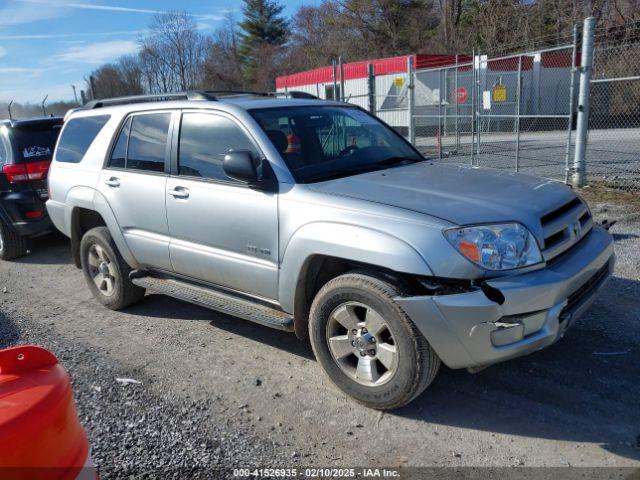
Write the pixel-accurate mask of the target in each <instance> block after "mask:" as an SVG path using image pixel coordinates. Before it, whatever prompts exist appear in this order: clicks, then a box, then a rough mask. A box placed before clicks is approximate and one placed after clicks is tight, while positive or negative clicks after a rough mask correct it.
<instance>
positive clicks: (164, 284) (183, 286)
mask: <svg viewBox="0 0 640 480" xmlns="http://www.w3.org/2000/svg"><path fill="white" fill-rule="evenodd" d="M131 281H132V282H133V283H134V284H135V285H138V286H139V287H142V288H146V289H147V290H149V291H151V292H155V293H160V294H162V295H168V296H170V297H174V298H178V299H180V300H184V301H185V302H190V303H195V304H197V305H201V306H203V307H206V308H210V309H211V310H216V311H218V312H221V313H226V314H227V315H232V316H234V317H240V318H244V319H245V320H250V321H252V322H256V323H260V324H262V325H266V326H267V327H271V328H276V329H278V330H285V331H287V332H293V316H291V315H289V314H288V313H285V312H282V311H280V310H276V309H275V308H269V307H267V306H264V305H261V304H259V303H254V302H251V301H249V300H245V299H242V298H238V297H236V296H234V295H230V294H228V293H223V292H220V291H217V290H213V289H210V288H206V287H201V286H199V285H193V284H191V283H187V282H183V281H180V280H175V279H164V278H156V277H148V276H147V277H138V278H135V276H134V277H133V278H131Z"/></svg>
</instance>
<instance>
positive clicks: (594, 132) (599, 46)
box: [586, 23, 640, 190]
mask: <svg viewBox="0 0 640 480" xmlns="http://www.w3.org/2000/svg"><path fill="white" fill-rule="evenodd" d="M639 59H640V24H639V23H634V24H631V25H625V26H622V27H619V28H616V29H612V30H604V29H600V30H597V31H596V35H595V48H594V64H593V75H592V78H591V92H590V100H591V101H590V112H589V137H588V142H587V155H586V170H587V175H588V177H587V178H588V180H589V182H590V183H598V184H603V185H605V186H612V187H616V188H622V189H628V190H631V189H638V188H640V61H639Z"/></svg>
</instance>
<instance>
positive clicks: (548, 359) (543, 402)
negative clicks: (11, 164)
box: [0, 204, 640, 478]
mask: <svg viewBox="0 0 640 480" xmlns="http://www.w3.org/2000/svg"><path fill="white" fill-rule="evenodd" d="M594 215H595V218H596V219H600V220H601V219H604V218H607V219H609V220H614V219H616V220H618V223H617V224H616V225H615V226H614V227H613V229H612V230H611V231H612V233H613V234H614V237H615V240H616V242H615V245H616V253H617V258H618V262H617V266H616V273H615V277H614V278H612V279H611V280H610V282H609V283H608V284H607V286H606V287H605V289H604V290H603V292H602V293H601V295H600V297H599V299H598V301H597V302H596V303H595V305H594V306H593V307H592V308H591V310H590V311H589V312H588V313H587V315H586V316H585V317H583V318H582V319H581V320H580V321H578V322H577V323H576V324H575V326H574V327H573V328H572V330H570V331H569V332H568V334H567V336H566V337H565V338H564V339H562V340H561V341H559V342H558V343H556V344H555V345H553V346H551V347H549V348H547V349H545V350H543V351H541V352H538V353H535V354H532V355H530V356H528V357H524V358H520V359H517V360H513V361H510V362H507V363H504V364H500V365H495V366H492V367H490V368H487V369H486V370H483V371H482V372H480V373H477V374H475V375H471V374H469V373H467V372H466V371H452V370H448V369H446V368H443V370H442V371H441V373H440V375H439V376H438V378H437V379H436V381H435V382H434V384H433V385H432V386H431V387H430V388H429V389H427V391H426V392H425V393H424V394H423V395H421V396H420V397H418V398H417V399H416V400H415V401H414V402H413V403H411V404H410V405H409V406H407V407H404V408H402V409H400V410H397V411H394V412H387V413H385V414H381V413H379V412H376V411H373V410H368V409H366V408H363V407H361V406H359V405H358V404H356V403H354V402H353V401H351V400H349V399H348V398H347V397H346V396H345V395H344V394H342V393H340V392H339V391H338V390H337V389H336V388H335V387H333V386H332V385H331V383H330V382H329V381H328V380H327V378H326V377H325V376H324V375H323V373H322V371H321V369H320V367H319V366H318V365H317V364H316V362H315V360H314V358H313V354H312V352H311V348H310V346H309V345H308V344H306V343H304V342H300V341H299V340H297V339H296V338H295V337H294V336H293V335H291V334H287V333H283V332H279V331H275V330H271V329H268V328H266V327H262V326H260V325H254V324H252V323H249V322H246V321H243V320H240V319H235V318H232V317H228V316H224V315H221V314H218V313H216V312H212V311H209V310H206V309H204V308H200V307H197V306H193V305H190V304H187V303H183V302H180V301H177V300H174V299H171V298H168V297H163V296H159V295H148V296H147V297H146V298H145V299H144V300H143V301H142V302H141V303H140V304H138V305H136V306H134V307H131V308H129V309H127V310H126V311H123V312H113V311H110V310H107V309H105V308H103V307H102V306H101V305H100V304H98V302H97V301H95V300H94V299H93V298H92V296H91V294H90V292H89V289H88V288H87V287H86V285H85V281H84V278H83V276H82V273H81V271H80V270H77V269H76V268H75V267H74V266H73V265H72V264H71V259H70V255H69V246H68V241H67V240H66V239H65V238H63V237H61V236H57V235H52V236H48V237H44V238H41V239H39V240H36V241H34V242H33V243H32V245H31V250H32V251H31V253H30V255H28V256H26V257H24V258H22V259H20V260H18V261H15V262H12V263H7V262H0V347H7V346H11V345H16V344H22V343H32V344H38V345H42V346H44V347H46V348H49V349H51V350H52V351H53V353H54V354H56V355H57V356H58V358H59V359H60V361H61V363H62V364H63V366H64V367H65V368H66V369H67V370H68V371H69V373H70V374H71V377H72V378H73V381H74V391H75V395H76V400H77V403H78V408H79V410H80V413H81V419H82V421H83V423H84V424H85V426H86V428H87V430H88V432H89V436H90V441H91V444H92V449H93V455H94V457H95V459H96V463H98V465H99V467H100V471H101V477H102V478H114V477H115V476H118V475H119V473H118V472H122V470H123V469H125V470H126V469H131V470H136V469H145V468H146V469H151V470H147V471H153V469H158V468H167V469H169V468H170V467H172V466H173V467H176V466H182V467H186V468H197V467H203V466H215V465H226V466H249V465H251V466H256V465H259V466H268V465H272V466H273V465H280V466H291V465H305V466H372V465H373V466H376V465H377V466H401V465H405V466H586V467H594V466H598V467H599V466H619V467H620V466H635V467H640V402H639V401H638V399H639V398H640V328H639V327H640V258H639V256H638V252H639V251H640V213H638V211H637V210H636V211H634V210H632V209H630V208H626V207H617V206H614V205H604V204H599V205H595V206H594ZM116 378H120V379H122V378H127V379H133V380H136V381H137V382H141V383H132V382H123V381H118V380H116ZM167 471H169V470H167ZM165 473H166V472H165Z"/></svg>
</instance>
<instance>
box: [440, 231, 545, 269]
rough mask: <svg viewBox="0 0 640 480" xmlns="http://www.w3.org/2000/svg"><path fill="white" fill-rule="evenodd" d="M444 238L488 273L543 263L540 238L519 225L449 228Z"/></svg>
mask: <svg viewBox="0 0 640 480" xmlns="http://www.w3.org/2000/svg"><path fill="white" fill-rule="evenodd" d="M444 236H445V237H446V238H447V240H449V242H450V243H451V244H452V245H453V246H454V247H455V248H456V250H458V251H459V252H460V253H461V254H462V255H464V256H465V257H466V258H468V259H469V260H471V261H472V262H473V263H475V264H477V265H480V266H481V267H482V268H485V269H487V270H511V269H514V268H520V267H526V266H528V265H533V264H536V263H540V262H542V255H541V254H540V249H539V248H538V244H537V242H536V239H535V238H534V237H533V235H531V232H529V230H527V229H526V227H524V226H523V225H520V224H519V223H503V224H496V225H479V226H473V227H456V228H449V229H447V230H445V231H444Z"/></svg>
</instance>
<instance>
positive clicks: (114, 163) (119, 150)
mask: <svg viewBox="0 0 640 480" xmlns="http://www.w3.org/2000/svg"><path fill="white" fill-rule="evenodd" d="M129 128H131V118H128V119H127V121H126V122H125V124H124V125H123V126H122V130H120V135H118V141H117V142H116V146H115V147H114V149H113V152H112V153H111V159H110V160H109V166H110V167H113V168H124V167H125V159H126V158H127V146H128V145H129Z"/></svg>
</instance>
